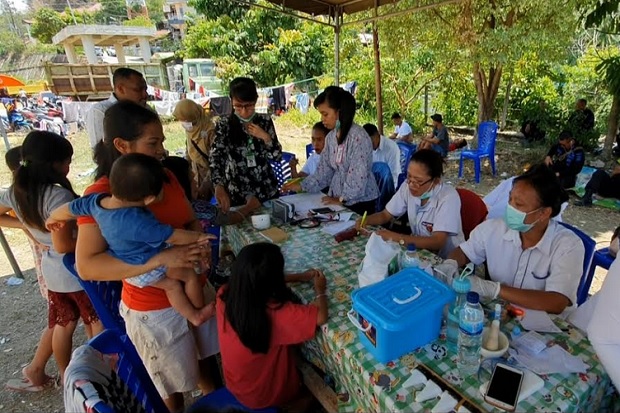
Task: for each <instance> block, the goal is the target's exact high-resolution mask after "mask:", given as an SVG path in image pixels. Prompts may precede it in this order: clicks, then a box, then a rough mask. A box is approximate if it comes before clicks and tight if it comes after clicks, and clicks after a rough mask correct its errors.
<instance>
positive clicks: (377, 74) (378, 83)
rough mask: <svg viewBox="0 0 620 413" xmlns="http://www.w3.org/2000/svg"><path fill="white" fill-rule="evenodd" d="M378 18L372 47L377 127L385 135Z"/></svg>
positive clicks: (373, 24) (376, 4)
mask: <svg viewBox="0 0 620 413" xmlns="http://www.w3.org/2000/svg"><path fill="white" fill-rule="evenodd" d="M377 7H378V0H375V8H374V15H375V17H377ZM377 26H378V25H377V20H373V22H372V47H373V51H374V55H375V99H376V103H377V129H379V133H380V134H382V135H383V94H382V89H381V53H380V51H379V28H378V27H377Z"/></svg>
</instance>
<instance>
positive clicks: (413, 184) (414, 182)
mask: <svg viewBox="0 0 620 413" xmlns="http://www.w3.org/2000/svg"><path fill="white" fill-rule="evenodd" d="M432 180H433V178H430V179H427V180H426V181H424V182H420V181H415V180H413V179H411V178H407V184H408V185H411V186H417V187H418V188H419V187H421V186H424V185H426V184H427V183H429V182H430V181H432Z"/></svg>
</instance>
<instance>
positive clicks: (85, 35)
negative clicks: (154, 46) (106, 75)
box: [52, 25, 156, 65]
mask: <svg viewBox="0 0 620 413" xmlns="http://www.w3.org/2000/svg"><path fill="white" fill-rule="evenodd" d="M155 34H156V31H155V27H132V26H102V25H79V26H67V27H65V28H64V29H62V30H61V31H59V32H58V33H57V34H56V35H55V36H54V37H53V38H52V41H53V42H54V44H57V45H62V46H63V47H64V49H65V54H66V55H67V59H68V60H69V63H78V58H77V54H76V52H75V46H76V45H78V44H81V45H82V46H83V48H84V54H85V55H86V60H87V61H88V63H89V64H91V65H94V64H97V63H99V59H98V56H97V51H96V50H95V47H110V46H111V47H114V49H115V51H116V58H117V59H118V63H127V59H126V57H125V50H124V47H126V46H133V45H136V44H137V45H139V48H140V56H141V57H142V60H143V61H144V62H145V63H150V62H151V46H150V44H149V41H150V40H152V39H154V38H155Z"/></svg>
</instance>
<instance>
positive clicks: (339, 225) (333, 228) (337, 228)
mask: <svg viewBox="0 0 620 413" xmlns="http://www.w3.org/2000/svg"><path fill="white" fill-rule="evenodd" d="M353 226H355V221H345V222H340V221H337V222H327V223H325V224H323V225H322V227H323V228H322V231H323V232H326V233H328V234H329V235H336V234H337V233H339V232H342V231H344V230H347V229H349V228H351V227H353Z"/></svg>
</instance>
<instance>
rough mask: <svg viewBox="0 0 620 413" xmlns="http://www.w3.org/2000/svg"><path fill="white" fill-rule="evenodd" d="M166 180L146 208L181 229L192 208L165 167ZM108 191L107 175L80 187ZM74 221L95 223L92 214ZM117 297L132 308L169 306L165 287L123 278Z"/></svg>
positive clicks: (188, 218)
mask: <svg viewBox="0 0 620 413" xmlns="http://www.w3.org/2000/svg"><path fill="white" fill-rule="evenodd" d="M166 175H168V179H169V180H170V182H166V183H164V197H163V199H162V200H161V201H159V202H155V203H152V204H150V205H149V206H148V209H149V210H150V211H151V212H152V213H153V215H155V217H156V218H157V220H158V221H159V222H161V223H163V224H168V225H171V226H172V227H173V228H177V229H183V228H185V226H186V225H187V224H189V223H190V222H192V221H193V220H194V212H193V211H192V209H191V206H190V204H189V202H187V201H186V198H185V190H184V189H183V187H182V186H181V184H180V183H179V181H178V180H177V178H176V176H174V174H173V173H172V172H170V171H169V170H167V169H166ZM94 193H110V181H109V179H108V177H107V176H104V177H102V178H99V179H98V180H97V181H96V182H95V183H94V184H92V185H90V186H89V187H88V188H86V190H85V191H84V195H89V194H94ZM77 222H78V225H84V224H96V222H95V220H94V218H93V217H79V218H78V220H77ZM121 298H122V299H123V302H124V303H125V305H126V306H127V307H129V308H131V309H132V310H136V311H155V310H163V309H164V308H168V307H170V301H168V297H167V296H166V291H165V290H162V289H160V288H155V287H144V288H141V287H137V286H135V285H131V284H129V283H127V282H125V280H123V291H122V293H121Z"/></svg>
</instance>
